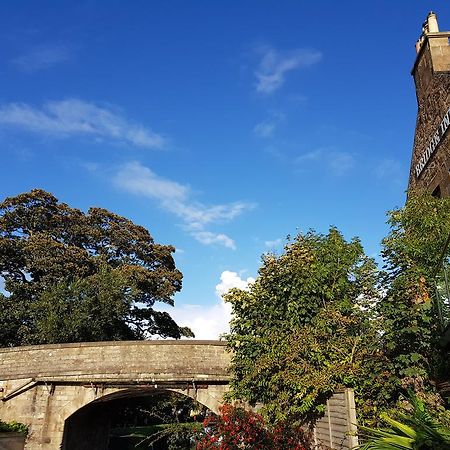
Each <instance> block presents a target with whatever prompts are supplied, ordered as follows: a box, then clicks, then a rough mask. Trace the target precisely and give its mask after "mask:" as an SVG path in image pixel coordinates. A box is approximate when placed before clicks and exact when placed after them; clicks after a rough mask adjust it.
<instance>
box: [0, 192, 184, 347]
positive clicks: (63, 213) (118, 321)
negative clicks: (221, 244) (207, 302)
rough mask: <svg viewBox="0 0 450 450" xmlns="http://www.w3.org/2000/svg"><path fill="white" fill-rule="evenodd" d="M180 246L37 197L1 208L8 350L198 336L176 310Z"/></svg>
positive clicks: (44, 195) (3, 336) (1, 306)
mask: <svg viewBox="0 0 450 450" xmlns="http://www.w3.org/2000/svg"><path fill="white" fill-rule="evenodd" d="M174 251H175V249H174V247H172V246H169V245H161V244H157V243H155V242H154V240H153V238H152V236H151V235H150V233H149V232H148V230H147V229H145V228H144V227H142V226H139V225H136V224H134V223H133V222H132V221H131V220H129V219H126V218H124V217H121V216H118V215H116V214H114V213H112V212H110V211H107V210H106V209H102V208H90V209H89V210H88V212H87V213H84V212H82V211H80V210H78V209H75V208H71V207H69V206H68V205H67V204H65V203H60V202H59V201H58V199H56V198H55V196H53V195H52V194H50V193H48V192H45V191H43V190H39V189H34V190H32V191H30V192H27V193H24V194H20V195H18V196H16V197H11V198H6V199H5V200H4V201H3V202H1V203H0V275H1V276H2V278H3V279H4V281H5V290H6V291H7V295H1V294H0V295H1V296H0V345H3V346H9V345H22V344H37V343H50V342H70V341H72V342H78V341H93V340H117V339H143V338H146V337H149V336H151V335H161V336H164V337H174V338H179V337H181V335H192V333H191V332H190V330H189V329H185V328H181V327H179V326H178V325H177V324H176V323H175V322H174V321H173V320H172V319H171V317H170V315H169V314H168V313H165V312H159V311H156V310H155V309H154V308H153V306H154V304H155V303H156V302H163V303H167V304H169V305H173V295H174V294H175V293H176V292H177V291H179V290H180V289H181V286H182V274H181V272H180V271H179V270H177V268H176V267H175V263H174V260H173V257H172V253H173V252H174Z"/></svg>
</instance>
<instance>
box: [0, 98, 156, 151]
mask: <svg viewBox="0 0 450 450" xmlns="http://www.w3.org/2000/svg"><path fill="white" fill-rule="evenodd" d="M0 124H2V125H9V126H13V127H17V128H22V129H25V130H27V131H31V132H34V133H39V134H46V135H49V136H54V137H61V138H63V137H69V136H92V137H95V138H100V139H102V138H103V139H109V140H112V141H117V142H123V143H127V144H131V145H134V146H136V147H146V148H161V147H163V146H164V144H165V139H164V138H163V137H162V136H161V135H159V134H157V133H154V132H153V131H151V130H150V129H148V128H145V127H143V126H142V125H137V124H133V123H130V122H129V121H128V120H127V119H125V118H124V117H123V116H122V115H120V114H119V113H117V112H114V111H113V110H112V109H110V108H107V107H101V106H98V105H96V104H94V103H90V102H85V101H83V100H78V99H68V100H62V101H50V102H47V103H45V104H44V105H43V107H42V108H41V109H39V108H35V107H33V106H30V105H28V104H26V103H8V104H6V105H3V106H0Z"/></svg>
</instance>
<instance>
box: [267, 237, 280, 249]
mask: <svg viewBox="0 0 450 450" xmlns="http://www.w3.org/2000/svg"><path fill="white" fill-rule="evenodd" d="M282 242H283V239H281V238H278V239H274V240H273V241H265V242H264V245H265V246H266V247H267V248H272V249H273V248H277V247H279V246H280V245H281V243H282Z"/></svg>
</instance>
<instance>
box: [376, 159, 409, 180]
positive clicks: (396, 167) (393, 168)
mask: <svg viewBox="0 0 450 450" xmlns="http://www.w3.org/2000/svg"><path fill="white" fill-rule="evenodd" d="M375 175H376V177H377V178H380V179H384V178H388V179H390V180H394V181H400V180H402V181H403V179H404V171H403V170H402V167H401V164H400V163H399V162H398V161H396V160H394V159H389V158H386V159H383V160H381V161H380V162H379V164H378V165H377V166H376V167H375Z"/></svg>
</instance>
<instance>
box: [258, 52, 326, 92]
mask: <svg viewBox="0 0 450 450" xmlns="http://www.w3.org/2000/svg"><path fill="white" fill-rule="evenodd" d="M258 53H260V54H261V61H260V63H259V66H258V69H257V70H256V72H255V76H256V80H257V82H256V91H257V92H260V93H263V94H271V93H273V92H275V91H276V90H277V89H279V88H281V86H282V85H283V84H284V82H285V78H286V74H287V73H288V72H290V71H292V70H295V69H300V68H304V67H310V66H312V65H314V64H317V63H318V62H319V61H320V60H321V59H322V54H321V53H320V52H318V51H317V50H311V49H303V48H299V49H295V50H291V51H286V52H279V51H277V50H275V49H274V48H272V47H261V48H259V49H258Z"/></svg>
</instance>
